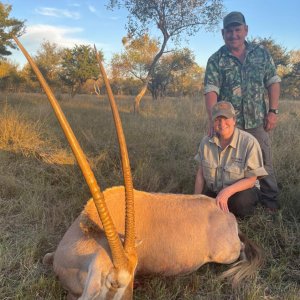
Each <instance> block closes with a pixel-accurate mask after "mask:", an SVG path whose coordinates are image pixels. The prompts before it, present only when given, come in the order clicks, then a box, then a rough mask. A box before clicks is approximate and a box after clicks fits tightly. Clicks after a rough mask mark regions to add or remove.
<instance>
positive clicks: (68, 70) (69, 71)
mask: <svg viewBox="0 0 300 300" xmlns="http://www.w3.org/2000/svg"><path fill="white" fill-rule="evenodd" d="M99 54H100V57H103V54H102V52H101V51H100V52H99ZM61 68H62V71H61V73H60V78H61V79H62V81H63V82H64V83H65V84H66V85H67V86H68V87H69V88H70V94H71V96H72V97H74V96H75V94H76V93H77V92H78V91H79V89H80V88H81V87H82V85H83V84H84V83H85V82H86V81H87V80H88V79H91V78H94V79H96V78H97V77H98V74H99V66H98V63H97V60H96V57H95V52H94V50H93V49H92V48H91V47H90V46H86V45H75V47H74V48H73V49H65V50H64V52H63V57H62V62H61Z"/></svg>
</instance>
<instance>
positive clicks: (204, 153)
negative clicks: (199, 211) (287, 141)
mask: <svg viewBox="0 0 300 300" xmlns="http://www.w3.org/2000/svg"><path fill="white" fill-rule="evenodd" d="M212 119H213V122H214V135H213V136H212V137H209V136H206V137H204V138H203V139H202V141H201V143H200V147H199V150H198V153H197V155H196V157H195V159H196V160H197V161H198V162H199V169H198V172H197V176H196V182H195V194H201V193H202V194H205V195H207V196H210V197H214V198H216V201H217V202H216V203H217V205H218V206H219V207H220V209H222V210H223V211H225V212H228V211H230V212H232V213H233V214H234V215H236V216H237V217H245V216H247V215H251V214H253V212H254V209H255V206H256V205H257V203H258V200H259V190H258V189H257V188H256V187H255V182H256V180H257V178H260V177H262V176H265V175H268V174H267V172H266V170H265V169H264V167H263V158H262V153H261V149H260V146H259V144H258V142H257V140H256V139H255V137H253V136H252V135H251V134H249V133H247V132H245V131H242V130H240V129H238V128H235V123H236V122H235V111H234V108H233V106H232V105H231V103H229V102H225V101H221V102H217V103H216V104H215V105H214V106H213V108H212Z"/></svg>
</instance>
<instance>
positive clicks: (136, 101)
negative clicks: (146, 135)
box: [134, 83, 148, 114]
mask: <svg viewBox="0 0 300 300" xmlns="http://www.w3.org/2000/svg"><path fill="white" fill-rule="evenodd" d="M147 86H148V83H147V84H145V85H144V86H143V88H142V90H141V91H140V92H139V94H138V95H137V96H136V97H135V99H134V113H135V114H138V113H139V112H140V102H141V100H142V98H143V96H144V95H145V93H146V91H147Z"/></svg>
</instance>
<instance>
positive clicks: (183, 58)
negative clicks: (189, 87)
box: [148, 48, 196, 99]
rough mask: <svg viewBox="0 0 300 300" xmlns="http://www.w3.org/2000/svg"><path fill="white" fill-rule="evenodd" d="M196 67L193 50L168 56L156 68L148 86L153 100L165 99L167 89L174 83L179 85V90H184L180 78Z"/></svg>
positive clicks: (180, 51) (181, 51)
mask: <svg viewBox="0 0 300 300" xmlns="http://www.w3.org/2000/svg"><path fill="white" fill-rule="evenodd" d="M194 65H196V62H195V58H194V55H193V53H192V52H191V50H189V49H188V48H184V49H182V50H178V51H174V52H173V53H169V54H166V55H165V56H163V57H162V58H161V60H160V61H159V62H158V63H157V65H156V66H155V69H154V72H153V75H152V78H151V80H150V82H149V84H148V89H149V90H150V91H151V94H152V97H153V99H158V98H161V97H162V98H163V97H165V96H166V95H167V87H168V86H169V85H170V84H171V83H172V82H173V83H174V82H176V84H179V86H177V88H178V89H181V88H183V86H182V84H180V83H181V81H180V79H179V78H181V79H183V77H185V74H186V73H189V71H190V70H191V68H192V66H194Z"/></svg>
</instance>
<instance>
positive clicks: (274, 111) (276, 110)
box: [269, 108, 279, 115]
mask: <svg viewBox="0 0 300 300" xmlns="http://www.w3.org/2000/svg"><path fill="white" fill-rule="evenodd" d="M269 112H272V113H274V114H276V115H277V114H278V113H279V110H278V109H272V108H270V109H269Z"/></svg>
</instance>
